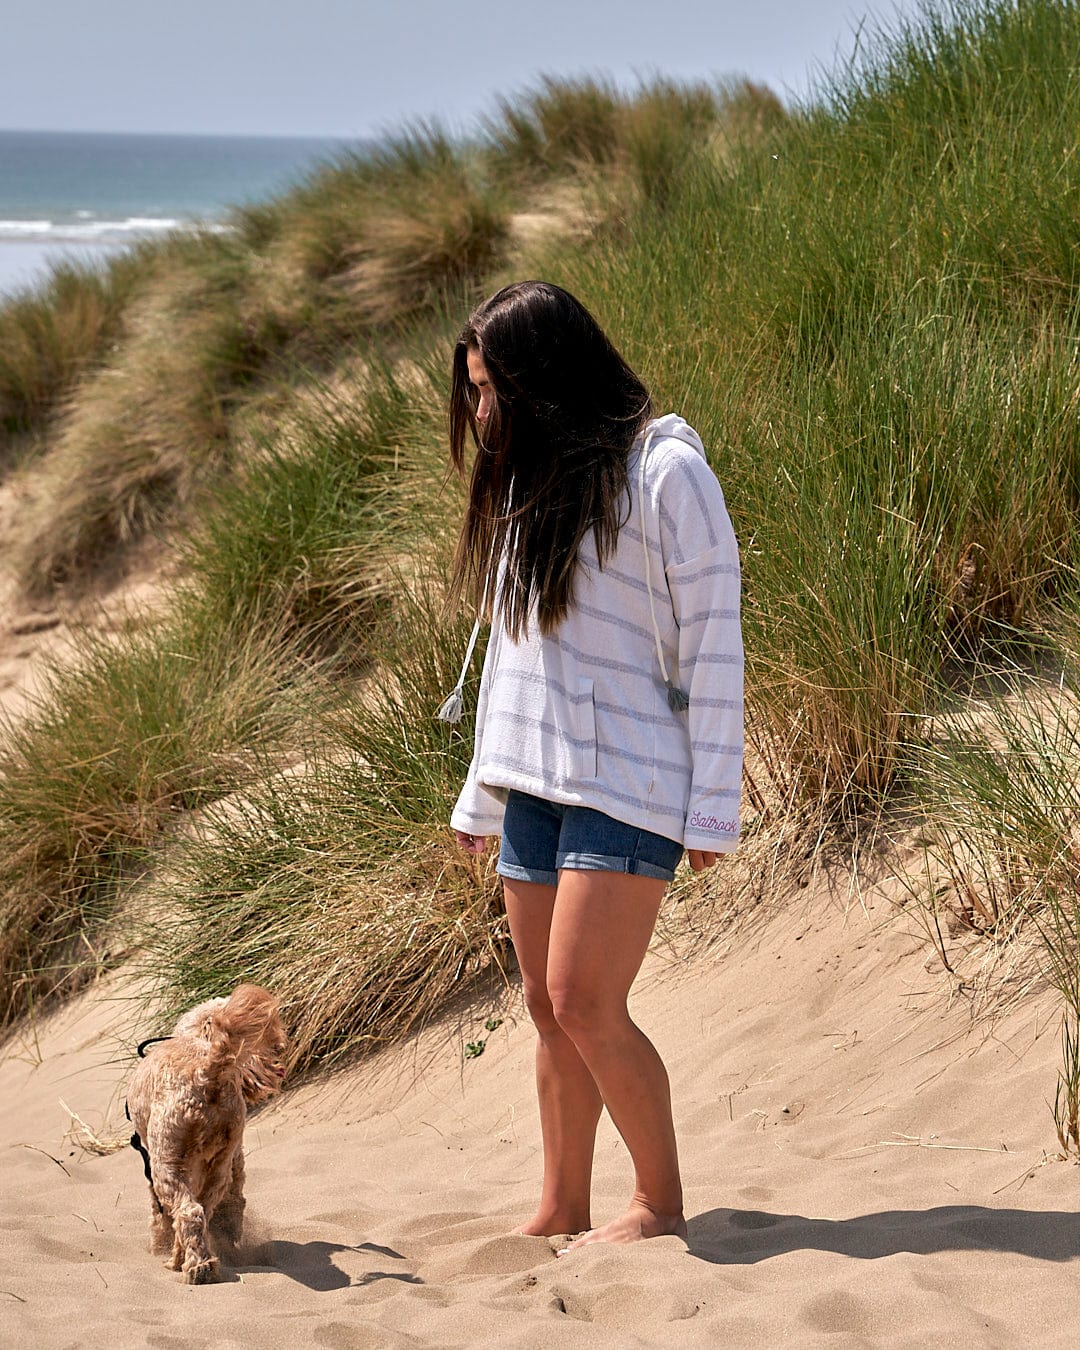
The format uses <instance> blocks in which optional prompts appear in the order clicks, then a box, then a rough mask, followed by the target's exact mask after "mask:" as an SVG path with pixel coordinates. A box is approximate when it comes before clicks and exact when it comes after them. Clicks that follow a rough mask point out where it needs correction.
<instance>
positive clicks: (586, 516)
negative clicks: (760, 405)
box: [450, 281, 651, 639]
mask: <svg viewBox="0 0 1080 1350" xmlns="http://www.w3.org/2000/svg"><path fill="white" fill-rule="evenodd" d="M470 349H472V350H473V351H477V352H479V354H480V356H481V357H482V359H483V362H484V365H485V367H486V368H487V372H488V379H489V380H490V382H491V387H492V390H493V392H494V395H495V398H494V406H493V408H492V410H491V412H490V413H489V415H488V417H487V418H486V419H485V422H484V426H483V427H482V428H481V427H480V426H479V424H478V423H477V420H476V409H477V394H476V391H475V389H474V388H473V386H472V385H471V384H470V382H469V368H468V354H469V351H470ZM650 411H651V403H650V400H649V391H648V390H647V389H646V388H645V386H644V384H642V382H641V380H640V379H638V377H637V375H635V374H634V372H633V371H632V370H631V369H630V367H629V366H628V365H627V364H626V362H625V361H624V360H623V358H622V357H621V356H620V355H619V353H618V352H617V351H616V350H615V348H614V347H613V346H612V344H611V342H610V341H609V340H608V338H607V337H606V336H605V334H604V332H603V330H602V329H601V327H600V325H599V324H598V323H597V322H596V320H595V319H594V318H593V316H592V315H591V314H590V313H589V311H588V310H587V309H586V308H585V306H584V305H583V304H582V303H581V302H580V301H579V300H576V299H575V298H574V297H573V296H572V295H571V294H570V293H569V292H568V291H564V290H562V289H561V287H559V286H553V285H551V284H550V283H548V282H545V281H519V282H517V283H515V284H514V285H513V286H505V287H504V288H503V289H502V290H501V291H498V292H496V294H495V295H493V296H491V298H490V299H488V300H485V301H484V303H483V304H482V305H480V306H479V307H478V308H477V309H476V310H475V311H474V312H473V314H472V315H471V316H470V318H469V321H468V323H466V325H465V327H464V328H463V329H462V330H461V336H460V337H459V338H458V340H457V345H456V346H455V348H454V365H453V376H452V382H451V387H450V458H451V461H452V463H453V465H454V467H455V468H456V469H457V471H458V472H459V473H460V474H461V475H462V477H465V473H466V467H465V456H466V440H467V438H469V437H471V438H472V441H473V443H474V444H475V446H476V447H477V453H476V458H475V460H474V463H473V468H472V474H471V476H470V478H469V504H468V507H467V509H466V512H465V521H464V524H463V525H462V528H461V537H460V538H459V540H458V547H457V554H456V556H455V558H454V568H453V573H452V575H451V580H450V590H451V596H452V598H454V599H459V598H461V597H462V596H464V597H466V598H467V599H468V600H469V601H470V602H471V603H472V604H474V605H476V606H477V608H478V609H479V610H480V611H481V612H483V613H485V614H487V615H489V616H490V614H491V610H492V605H493V602H494V601H495V599H496V596H495V581H496V576H497V571H498V568H499V565H500V562H502V563H504V564H505V570H504V572H503V576H502V582H501V589H500V594H499V596H498V601H499V607H500V609H501V612H502V620H503V623H504V625H505V627H506V631H507V632H508V633H509V634H510V636H511V637H512V638H515V639H517V638H519V637H520V636H521V635H522V633H523V631H524V629H525V625H526V623H527V621H528V618H529V615H530V612H531V611H532V610H533V608H534V607H535V611H536V618H537V621H538V623H539V625H540V631H541V632H542V633H545V634H546V633H551V632H552V631H553V630H554V629H555V628H557V627H558V625H559V624H560V623H561V622H562V620H563V619H564V618H565V617H566V614H567V612H568V610H569V609H570V607H571V606H572V604H573V602H574V581H575V578H576V574H577V568H578V555H579V552H580V549H581V543H582V540H583V539H584V538H585V537H586V535H587V534H588V533H589V531H590V530H593V531H595V534H596V548H597V554H598V556H599V561H600V565H601V566H602V565H603V563H604V560H605V559H606V558H607V557H609V556H610V554H611V552H612V551H613V549H614V547H615V542H616V539H617V537H618V533H619V528H620V526H621V525H622V524H623V512H624V510H625V509H626V508H628V506H629V482H628V478H627V467H626V461H627V456H628V454H629V451H630V447H631V446H632V445H633V443H634V439H635V437H637V435H638V434H639V433H640V432H641V431H642V430H643V429H644V427H645V424H646V422H647V421H648V419H649V414H650Z"/></svg>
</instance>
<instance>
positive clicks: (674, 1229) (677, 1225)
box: [559, 1202, 687, 1256]
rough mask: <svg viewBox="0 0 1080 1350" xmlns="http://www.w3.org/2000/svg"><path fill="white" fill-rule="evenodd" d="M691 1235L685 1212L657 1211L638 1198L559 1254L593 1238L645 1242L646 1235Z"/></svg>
mask: <svg viewBox="0 0 1080 1350" xmlns="http://www.w3.org/2000/svg"><path fill="white" fill-rule="evenodd" d="M671 1236H674V1237H681V1238H683V1239H685V1238H686V1236H687V1230H686V1220H685V1219H684V1218H683V1216H682V1215H681V1214H656V1213H654V1211H653V1210H651V1209H647V1208H646V1207H645V1206H644V1205H642V1204H638V1203H637V1202H635V1203H633V1204H631V1206H630V1208H629V1209H628V1210H627V1211H626V1213H625V1214H620V1215H619V1217H618V1218H617V1219H612V1220H611V1222H610V1223H605V1224H603V1225H602V1226H601V1227H600V1228H592V1229H590V1230H589V1232H587V1233H583V1234H582V1235H581V1237H579V1238H578V1239H577V1240H576V1241H575V1242H571V1243H570V1245H569V1246H568V1247H564V1248H563V1249H562V1251H560V1252H559V1255H560V1256H562V1255H563V1254H564V1253H565V1252H572V1251H574V1249H575V1248H577V1247H587V1246H589V1244H590V1243H593V1242H641V1241H642V1239H644V1238H652V1237H671Z"/></svg>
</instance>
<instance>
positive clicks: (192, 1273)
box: [184, 1260, 221, 1284]
mask: <svg viewBox="0 0 1080 1350" xmlns="http://www.w3.org/2000/svg"><path fill="white" fill-rule="evenodd" d="M220 1282H221V1273H220V1271H219V1270H218V1263H217V1261H215V1260H210V1261H200V1262H198V1264H196V1265H194V1266H188V1267H186V1269H185V1270H184V1283H185V1284H219V1283H220Z"/></svg>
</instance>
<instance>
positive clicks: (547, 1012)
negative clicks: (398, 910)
mask: <svg viewBox="0 0 1080 1350" xmlns="http://www.w3.org/2000/svg"><path fill="white" fill-rule="evenodd" d="M503 889H504V893H505V896H506V912H507V915H508V917H509V920H510V935H511V937H512V938H513V940H514V951H515V952H516V954H517V958H518V964H519V965H520V967H521V976H522V983H523V985H524V990H525V1004H526V1007H527V1008H528V1009H529V1014H530V1016H531V1017H532V1019H533V1023H534V1024H535V1026H536V1031H537V1041H536V1091H537V1097H538V1098H539V1102H540V1128H541V1132H542V1134H543V1140H544V1184H543V1190H542V1192H541V1196H540V1207H539V1209H538V1210H537V1211H536V1213H535V1214H534V1215H533V1217H532V1218H531V1219H530V1220H529V1221H528V1223H525V1224H522V1226H521V1227H520V1228H519V1229H518V1232H519V1233H525V1234H537V1235H542V1236H552V1235H554V1234H556V1233H580V1232H581V1231H582V1230H583V1229H586V1228H588V1227H589V1223H590V1219H589V1212H590V1211H589V1190H590V1186H591V1183H592V1159H593V1147H594V1144H595V1140H596V1125H597V1121H598V1120H599V1119H600V1111H601V1106H602V1103H601V1100H600V1093H599V1091H598V1090H597V1087H596V1084H595V1083H594V1082H593V1079H592V1075H591V1074H590V1072H589V1070H588V1069H587V1068H586V1066H585V1064H584V1063H583V1061H582V1059H581V1056H580V1055H579V1054H578V1052H577V1050H576V1049H575V1047H574V1043H573V1041H571V1040H570V1038H569V1037H568V1036H567V1035H566V1033H565V1032H564V1031H563V1029H562V1028H561V1027H560V1026H559V1024H558V1022H557V1021H556V1020H555V1015H554V1013H553V1011H552V1007H551V999H550V997H549V995H548V990H547V965H548V935H549V933H550V930H551V916H552V911H553V909H554V906H555V887H554V886H542V885H538V884H536V883H534V882H527V881H509V880H506V879H504V883H503Z"/></svg>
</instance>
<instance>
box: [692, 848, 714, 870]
mask: <svg viewBox="0 0 1080 1350" xmlns="http://www.w3.org/2000/svg"><path fill="white" fill-rule="evenodd" d="M686 854H687V857H688V858H689V859H690V867H691V869H692V870H693V871H695V872H704V871H705V869H706V867H712V866H713V865H714V864H715V862H716V854H715V853H702V851H701V849H699V848H690V849H687V850H686Z"/></svg>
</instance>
